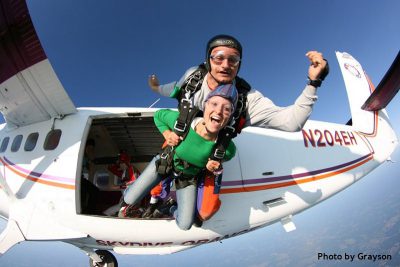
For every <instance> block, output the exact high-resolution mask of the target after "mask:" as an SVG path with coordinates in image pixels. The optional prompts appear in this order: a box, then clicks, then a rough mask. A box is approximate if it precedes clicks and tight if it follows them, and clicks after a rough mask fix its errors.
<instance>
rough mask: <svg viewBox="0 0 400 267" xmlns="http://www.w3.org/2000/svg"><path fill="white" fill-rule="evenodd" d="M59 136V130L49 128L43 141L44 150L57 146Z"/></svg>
mask: <svg viewBox="0 0 400 267" xmlns="http://www.w3.org/2000/svg"><path fill="white" fill-rule="evenodd" d="M60 138H61V130H60V129H56V130H51V131H50V132H49V133H48V134H47V136H46V140H45V141H44V145H43V148H44V150H53V149H56V147H57V146H58V143H59V142H60Z"/></svg>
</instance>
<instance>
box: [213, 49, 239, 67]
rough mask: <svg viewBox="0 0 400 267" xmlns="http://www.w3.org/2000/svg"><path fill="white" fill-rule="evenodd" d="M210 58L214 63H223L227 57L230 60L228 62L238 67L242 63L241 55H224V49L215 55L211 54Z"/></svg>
mask: <svg viewBox="0 0 400 267" xmlns="http://www.w3.org/2000/svg"><path fill="white" fill-rule="evenodd" d="M210 59H211V60H212V62H214V64H217V65H221V64H222V62H224V60H225V59H227V60H228V64H229V65H230V66H232V67H237V66H238V65H239V63H240V60H241V59H240V56H238V55H228V56H226V55H224V51H219V52H217V53H216V54H215V55H210Z"/></svg>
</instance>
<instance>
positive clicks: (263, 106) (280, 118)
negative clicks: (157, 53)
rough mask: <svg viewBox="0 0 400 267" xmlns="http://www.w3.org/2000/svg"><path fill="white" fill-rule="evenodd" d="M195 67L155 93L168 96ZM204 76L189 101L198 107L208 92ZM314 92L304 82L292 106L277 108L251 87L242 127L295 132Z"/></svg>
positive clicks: (310, 106)
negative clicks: (244, 121) (199, 86)
mask: <svg viewBox="0 0 400 267" xmlns="http://www.w3.org/2000/svg"><path fill="white" fill-rule="evenodd" d="M196 68H197V67H192V68H190V69H188V70H187V71H186V72H185V74H184V75H183V76H182V78H181V79H180V80H179V81H178V82H172V83H168V84H164V85H160V87H159V93H160V94H161V95H163V96H171V94H172V92H173V91H174V90H175V87H176V86H178V87H180V86H181V85H182V84H183V82H184V81H185V80H186V78H187V77H188V76H189V75H190V74H191V73H192V72H193V71H194V70H196ZM207 75H209V74H207ZM207 75H206V77H205V78H204V81H203V84H202V86H201V89H200V90H199V91H197V92H196V93H195V95H194V98H193V104H194V105H195V106H197V107H199V108H200V109H203V106H204V100H205V98H206V96H207V95H208V93H210V92H211V89H210V88H209V87H208V84H207ZM316 91H317V89H316V88H315V87H313V86H311V85H307V86H306V87H305V88H304V90H303V91H302V93H301V94H300V96H299V97H297V99H296V101H295V102H294V104H293V105H290V106H287V107H278V106H276V105H275V104H274V103H273V102H272V101H271V100H270V99H269V98H267V97H264V96H263V94H262V93H260V92H259V91H257V90H255V89H253V88H252V89H251V90H250V92H249V93H248V94H247V112H246V123H245V126H257V127H263V128H272V129H277V130H282V131H288V132H295V131H299V130H301V129H302V128H303V126H304V124H305V123H306V121H307V119H308V118H309V116H310V115H311V111H312V108H313V105H314V103H315V102H316V101H317V99H318V97H317V95H316Z"/></svg>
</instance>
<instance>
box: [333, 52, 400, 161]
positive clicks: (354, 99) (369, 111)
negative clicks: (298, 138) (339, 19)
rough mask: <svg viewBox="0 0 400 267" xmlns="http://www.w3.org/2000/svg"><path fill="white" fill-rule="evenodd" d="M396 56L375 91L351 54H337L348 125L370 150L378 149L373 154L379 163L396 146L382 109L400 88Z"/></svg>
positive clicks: (387, 119) (398, 65)
mask: <svg viewBox="0 0 400 267" xmlns="http://www.w3.org/2000/svg"><path fill="white" fill-rule="evenodd" d="M399 55H400V54H398V55H397V57H396V59H395V60H394V62H393V64H392V66H391V67H390V68H389V70H388V72H387V73H386V75H385V76H384V78H383V79H382V81H381V82H380V83H379V85H378V87H377V88H376V89H375V88H374V86H373V84H372V82H371V80H370V79H369V78H368V76H367V74H366V73H365V72H364V70H363V69H362V67H361V65H360V63H358V61H357V60H355V59H354V58H353V57H352V56H351V55H350V54H347V53H341V52H336V56H337V58H338V61H339V64H340V68H341V70H342V74H343V78H344V82H345V85H346V90H347V96H348V99H349V103H350V110H351V117H352V118H351V121H350V122H351V125H352V127H353V128H354V130H355V131H357V132H358V133H359V134H360V135H362V136H364V137H365V138H367V139H368V143H369V144H370V145H371V146H372V147H373V148H377V149H373V153H374V159H375V160H376V161H378V162H383V161H384V160H387V159H389V158H390V155H391V154H392V153H393V151H394V149H395V148H396V146H397V145H398V139H397V136H396V133H395V131H394V130H393V127H392V126H391V124H390V121H389V117H388V115H387V113H386V110H385V109H384V108H385V107H386V105H387V104H388V103H389V102H390V101H391V100H392V99H393V97H394V96H395V95H396V93H397V92H398V91H399V89H400V56H399ZM378 148H379V149H378Z"/></svg>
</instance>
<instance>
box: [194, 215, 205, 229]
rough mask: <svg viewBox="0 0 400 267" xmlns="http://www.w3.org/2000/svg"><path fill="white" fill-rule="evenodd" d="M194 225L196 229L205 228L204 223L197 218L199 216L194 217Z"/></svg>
mask: <svg viewBox="0 0 400 267" xmlns="http://www.w3.org/2000/svg"><path fill="white" fill-rule="evenodd" d="M193 225H194V226H196V227H202V226H203V221H202V220H201V219H200V218H199V216H197V215H195V216H194V220H193Z"/></svg>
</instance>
